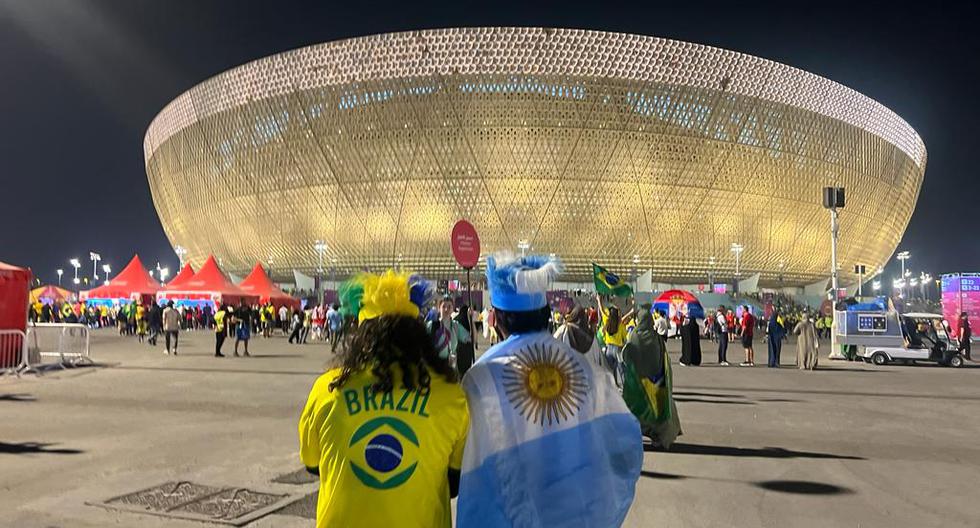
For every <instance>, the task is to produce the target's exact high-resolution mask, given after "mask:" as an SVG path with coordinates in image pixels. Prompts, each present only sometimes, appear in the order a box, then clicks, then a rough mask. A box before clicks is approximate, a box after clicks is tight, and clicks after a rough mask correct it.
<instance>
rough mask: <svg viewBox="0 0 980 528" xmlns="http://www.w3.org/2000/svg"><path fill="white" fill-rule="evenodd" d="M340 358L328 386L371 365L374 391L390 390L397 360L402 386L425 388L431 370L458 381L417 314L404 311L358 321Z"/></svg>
mask: <svg viewBox="0 0 980 528" xmlns="http://www.w3.org/2000/svg"><path fill="white" fill-rule="evenodd" d="M341 361H342V363H343V366H342V367H341V371H340V376H337V379H335V380H333V381H332V382H331V383H330V390H335V389H339V388H341V387H343V386H344V384H345V383H347V380H349V379H350V377H351V376H352V375H353V374H355V373H357V372H361V371H363V370H365V369H368V368H370V369H371V373H372V374H374V376H375V377H376V378H377V379H378V381H377V382H376V383H375V384H374V391H375V393H388V392H391V391H392V389H394V379H393V376H392V372H391V366H392V365H393V364H396V363H397V364H398V366H399V368H401V371H402V387H403V388H405V389H407V390H414V389H415V388H416V387H423V388H427V387H428V386H429V382H430V380H431V378H430V372H434V373H435V374H439V375H441V376H442V377H443V378H444V379H445V380H446V381H447V382H449V383H456V382H457V381H458V376H457V374H456V370H455V369H453V368H452V367H451V366H450V365H449V361H448V360H447V359H442V358H440V357H439V353H438V352H437V351H436V349H435V346H434V345H433V343H432V338H431V337H430V336H429V333H428V332H427V331H426V328H425V325H423V324H422V322H421V321H419V319H418V318H417V317H410V316H406V315H383V316H381V317H378V318H375V319H369V320H367V321H364V322H363V323H361V324H360V325H359V326H358V327H357V329H356V330H355V331H354V335H353V338H352V339H351V342H350V346H349V347H347V348H346V349H345V351H344V352H343V353H342V355H341Z"/></svg>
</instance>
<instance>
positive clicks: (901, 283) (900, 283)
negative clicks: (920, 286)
mask: <svg viewBox="0 0 980 528" xmlns="http://www.w3.org/2000/svg"><path fill="white" fill-rule="evenodd" d="M895 288H898V296H899V298H902V297H905V293H904V289H905V279H895V280H893V281H892V294H894V293H895Z"/></svg>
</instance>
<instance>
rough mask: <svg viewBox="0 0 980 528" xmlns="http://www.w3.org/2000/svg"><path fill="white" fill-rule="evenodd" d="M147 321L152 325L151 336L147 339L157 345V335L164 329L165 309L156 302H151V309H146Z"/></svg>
mask: <svg viewBox="0 0 980 528" xmlns="http://www.w3.org/2000/svg"><path fill="white" fill-rule="evenodd" d="M146 323H147V325H148V326H149V327H150V337H149V339H147V340H146V341H147V342H148V343H149V344H151V345H153V346H157V336H159V335H160V333H161V332H162V331H163V310H161V309H160V305H159V304H157V303H156V302H153V303H151V304H150V309H149V310H147V311H146Z"/></svg>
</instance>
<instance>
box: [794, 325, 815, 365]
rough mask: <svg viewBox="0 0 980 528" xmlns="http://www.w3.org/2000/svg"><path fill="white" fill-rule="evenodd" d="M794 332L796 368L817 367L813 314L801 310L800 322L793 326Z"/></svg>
mask: <svg viewBox="0 0 980 528" xmlns="http://www.w3.org/2000/svg"><path fill="white" fill-rule="evenodd" d="M793 333H794V334H796V336H797V337H796V368H798V369H800V370H803V369H806V370H815V369H816V368H817V361H818V355H817V347H818V346H819V341H818V340H817V327H816V325H815V324H813V315H812V314H810V313H809V312H808V311H804V312H803V316H802V317H801V318H800V322H798V323H796V326H795V327H794V328H793Z"/></svg>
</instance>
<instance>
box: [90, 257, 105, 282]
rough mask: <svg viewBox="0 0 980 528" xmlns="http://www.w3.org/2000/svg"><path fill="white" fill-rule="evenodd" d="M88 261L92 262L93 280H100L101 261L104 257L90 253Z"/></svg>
mask: <svg viewBox="0 0 980 528" xmlns="http://www.w3.org/2000/svg"><path fill="white" fill-rule="evenodd" d="M88 259H89V260H91V261H92V278H93V279H95V280H99V261H100V260H102V255H99V254H98V253H96V252H94V251H89V252H88Z"/></svg>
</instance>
